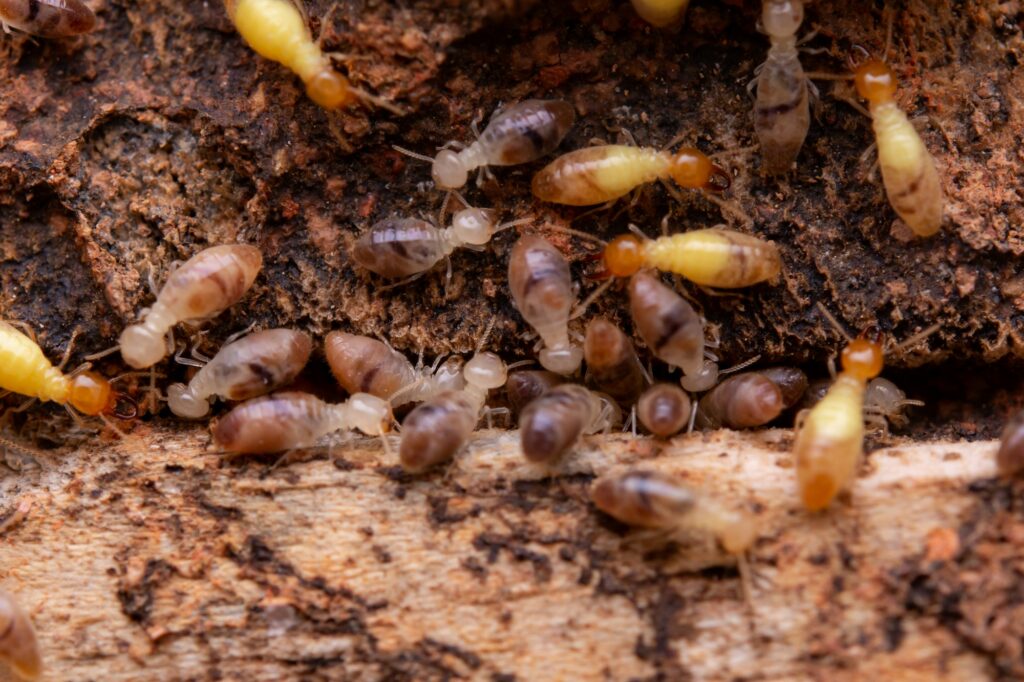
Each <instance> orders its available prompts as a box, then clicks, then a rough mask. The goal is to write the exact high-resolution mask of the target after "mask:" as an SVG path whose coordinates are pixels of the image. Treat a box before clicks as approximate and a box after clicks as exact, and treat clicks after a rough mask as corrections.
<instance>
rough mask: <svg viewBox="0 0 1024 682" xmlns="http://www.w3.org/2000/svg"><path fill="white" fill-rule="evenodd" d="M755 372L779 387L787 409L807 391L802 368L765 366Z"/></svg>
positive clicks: (805, 375) (805, 376)
mask: <svg viewBox="0 0 1024 682" xmlns="http://www.w3.org/2000/svg"><path fill="white" fill-rule="evenodd" d="M757 372H758V374H760V375H761V376H766V377H768V378H769V379H771V380H772V381H773V382H775V385H776V386H778V387H779V392H780V393H782V404H783V405H784V406H785V409H787V410H788V409H789V408H791V407H793V406H794V405H796V404H797V403H798V402H800V399H801V398H802V397H803V396H804V393H805V392H806V391H807V374H805V373H804V371H803V370H802V369H798V368H796V367H785V366H778V367H765V368H763V369H759V370H757ZM869 385H870V384H869Z"/></svg>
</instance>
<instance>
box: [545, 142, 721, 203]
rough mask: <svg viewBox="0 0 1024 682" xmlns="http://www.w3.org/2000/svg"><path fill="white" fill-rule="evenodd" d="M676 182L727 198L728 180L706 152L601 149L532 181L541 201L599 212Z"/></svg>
mask: <svg viewBox="0 0 1024 682" xmlns="http://www.w3.org/2000/svg"><path fill="white" fill-rule="evenodd" d="M669 178H671V179H672V180H674V181H675V183H676V184H677V185H679V186H680V187H684V188H687V189H703V190H707V191H710V192H722V191H725V190H726V189H728V188H729V184H730V179H729V175H728V174H727V173H726V172H725V171H724V170H722V169H721V168H719V167H717V166H716V165H715V164H714V163H712V162H711V159H709V158H708V157H707V156H705V155H704V153H703V152H701V151H699V150H697V149H694V148H692V147H684V148H683V149H680V150H679V151H677V152H675V153H670V152H667V151H661V150H658V149H652V148H649V147H633V146H629V145H614V144H613V145H601V146H595V147H586V148H584V149H577V150H576V151H573V152H569V153H568V154H564V155H562V156H560V157H558V158H557V159H555V160H554V161H552V162H551V163H550V164H548V165H547V166H545V167H544V168H543V169H541V170H540V171H539V172H538V173H537V174H536V175H534V176H533V195H534V196H535V197H537V198H538V199H540V200H541V201H550V202H551V203H555V204H565V205H569V206H594V205H596V204H603V203H608V202H610V201H614V200H615V199H618V198H619V197H623V196H625V195H627V194H629V193H630V192H631V191H633V190H634V189H636V188H637V187H639V186H640V185H644V184H647V183H649V182H654V181H655V180H667V179H669Z"/></svg>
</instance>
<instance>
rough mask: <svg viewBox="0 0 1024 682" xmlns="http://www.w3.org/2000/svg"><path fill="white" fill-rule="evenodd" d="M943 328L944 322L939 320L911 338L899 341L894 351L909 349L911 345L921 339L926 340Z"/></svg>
mask: <svg viewBox="0 0 1024 682" xmlns="http://www.w3.org/2000/svg"><path fill="white" fill-rule="evenodd" d="M941 328H942V324H941V323H939V322H936V323H935V324H933V325H932V326H930V327H926V328H925V329H923V330H921V331H919V332H918V333H916V334H914V335H913V336H911V337H910V338H909V339H904V340H903V341H902V342H900V343H899V345H897V346H896V347H895V348H893V350H894V351H904V350H907V349H908V348H911V347H913V346H915V345H917V344H918V343H920V342H921V341H924V340H925V339H927V338H928V337H929V336H931V335H932V334H934V333H935V332H937V331H939V329H941Z"/></svg>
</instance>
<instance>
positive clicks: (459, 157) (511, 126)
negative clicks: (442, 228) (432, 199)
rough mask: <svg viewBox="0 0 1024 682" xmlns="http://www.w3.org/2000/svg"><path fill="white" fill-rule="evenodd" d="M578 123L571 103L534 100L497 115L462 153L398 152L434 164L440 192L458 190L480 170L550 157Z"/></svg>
mask: <svg viewBox="0 0 1024 682" xmlns="http://www.w3.org/2000/svg"><path fill="white" fill-rule="evenodd" d="M575 120H576V111H575V110H574V109H573V107H572V105H571V104H569V103H568V102H565V101H563V100H559V99H549V100H543V99H530V100H526V101H523V102H517V103H516V104H512V105H510V106H508V107H506V108H504V109H502V110H501V111H499V112H498V113H496V114H494V116H492V117H491V120H490V122H489V123H488V124H487V127H486V128H484V131H483V132H482V133H481V134H480V136H479V137H478V138H477V140H476V141H475V142H473V143H472V144H470V145H469V146H468V147H464V148H462V149H461V150H460V151H453V150H451V149H442V150H441V151H439V152H438V153H437V156H435V157H434V158H430V157H429V156H424V155H422V154H417V153H415V152H412V151H409V150H408V149H404V148H402V147H395V149H397V150H398V151H400V152H402V153H403V154H405V155H407V156H411V157H413V158H415V159H420V160H421V161H426V162H428V163H430V164H431V171H430V173H431V176H432V177H433V179H434V184H435V185H437V187H438V188H439V189H458V188H460V187H463V186H464V185H465V184H466V181H467V180H468V179H469V173H470V172H471V171H473V170H476V169H477V168H481V169H483V168H486V167H487V166H515V165H519V164H521V163H529V162H531V161H536V160H537V159H539V158H541V157H542V156H546V155H548V154H550V153H551V152H553V151H554V150H555V149H556V148H557V147H558V145H560V144H561V143H562V140H563V139H564V138H565V136H566V134H567V133H568V132H569V129H570V128H571V127H572V124H573V123H574V122H575Z"/></svg>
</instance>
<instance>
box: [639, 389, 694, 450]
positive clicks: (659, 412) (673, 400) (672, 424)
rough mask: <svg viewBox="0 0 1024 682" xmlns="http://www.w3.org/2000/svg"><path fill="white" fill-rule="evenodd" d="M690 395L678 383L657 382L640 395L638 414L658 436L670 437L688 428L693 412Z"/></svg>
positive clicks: (645, 424) (645, 425)
mask: <svg viewBox="0 0 1024 682" xmlns="http://www.w3.org/2000/svg"><path fill="white" fill-rule="evenodd" d="M692 410H693V408H692V401H691V400H690V396H689V395H688V394H687V393H686V391H684V390H683V389H681V388H680V387H679V386H677V385H676V384H669V383H657V384H654V385H653V386H651V387H650V388H648V389H647V390H646V391H644V392H643V394H642V395H641V396H640V399H639V400H638V401H637V404H636V416H637V419H638V420H640V424H642V425H643V427H644V428H645V429H647V430H648V431H650V432H651V434H653V435H654V436H657V437H658V438H669V437H671V436H674V435H676V434H677V433H679V432H680V431H682V430H683V429H685V428H686V426H687V424H689V422H690V416H691V414H692Z"/></svg>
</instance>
